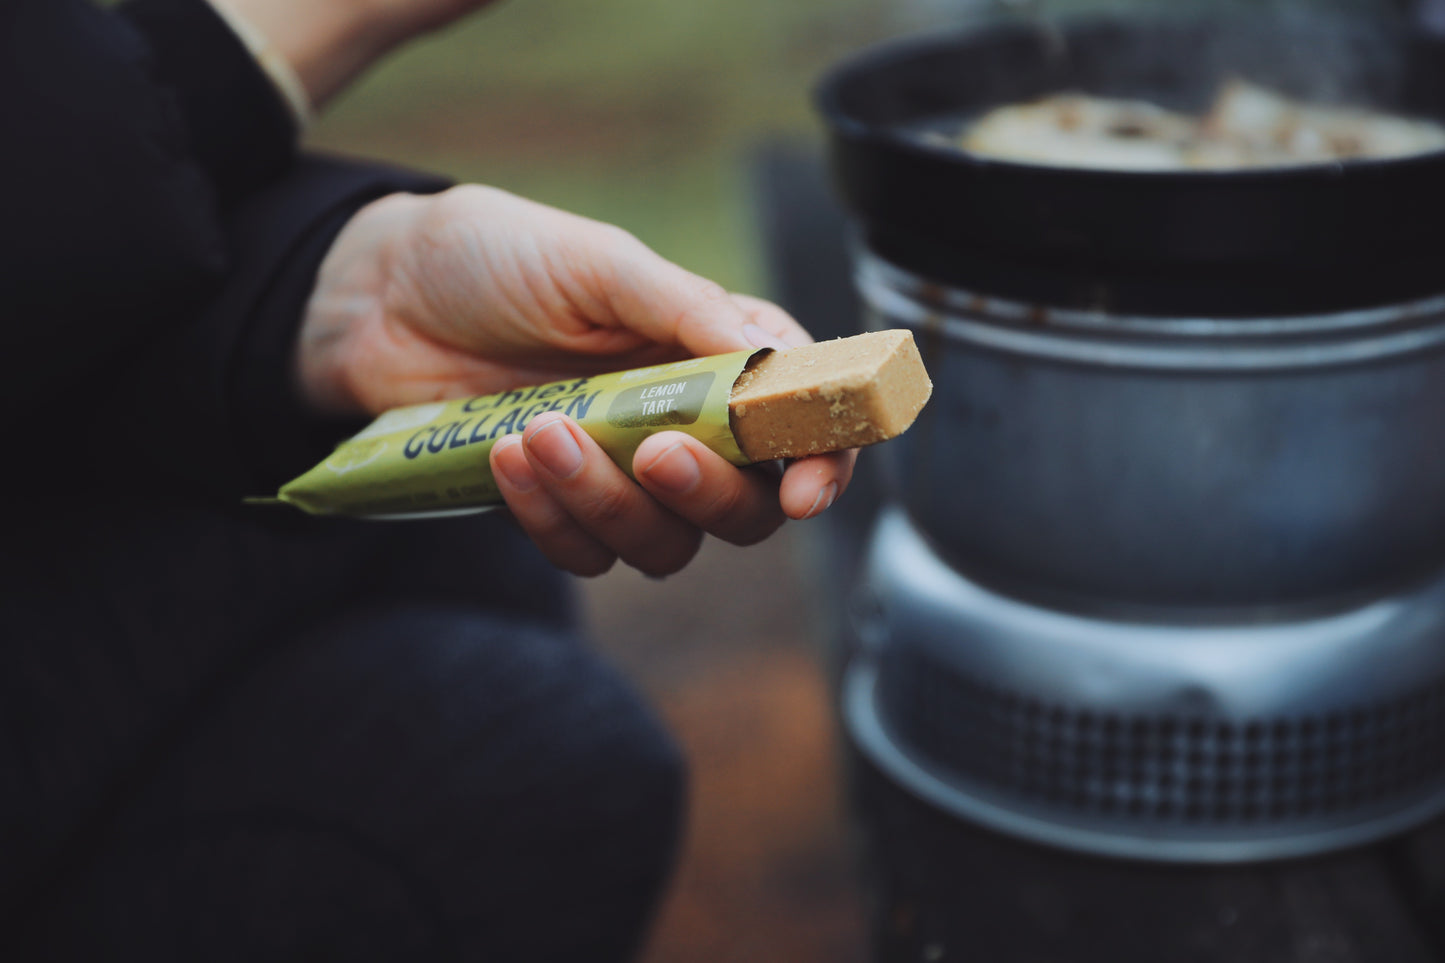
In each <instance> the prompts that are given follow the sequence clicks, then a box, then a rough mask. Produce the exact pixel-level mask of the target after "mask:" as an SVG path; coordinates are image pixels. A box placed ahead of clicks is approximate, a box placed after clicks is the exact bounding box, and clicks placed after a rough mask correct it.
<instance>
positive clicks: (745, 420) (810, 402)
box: [728, 330, 933, 461]
mask: <svg viewBox="0 0 1445 963" xmlns="http://www.w3.org/2000/svg"><path fill="white" fill-rule="evenodd" d="M932 393H933V383H932V382H931V381H929V380H928V372H927V371H926V370H924V367H923V359H922V358H921V357H919V355H918V348H917V346H916V345H915V344H914V343H913V335H912V334H911V333H910V332H908V331H901V330H891V331H876V332H873V333H871V334H860V335H856V336H855V337H851V338H839V339H838V340H836V341H823V342H819V343H818V344H810V345H805V346H803V347H800V348H790V349H789V350H787V351H774V352H772V353H771V354H768V355H765V356H764V357H762V358H761V359H759V360H758V361H755V362H754V363H753V365H752V366H751V367H750V368H748V370H746V371H744V372H743V373H742V375H741V376H740V377H739V378H738V380H737V381H736V382H735V383H734V384H733V391H732V396H731V397H730V399H729V401H728V405H729V409H730V411H731V414H732V429H733V435H734V437H736V438H737V440H738V445H739V447H741V448H742V450H743V454H744V455H746V456H747V457H748V458H749V459H750V460H752V461H771V460H773V459H775V458H800V457H802V456H804V455H817V454H821V453H823V452H828V451H842V450H844V449H847V448H858V447H861V446H863V445H872V444H875V443H876V442H880V441H887V440H888V439H889V438H893V437H896V436H897V435H901V434H902V433H903V432H904V430H905V429H907V428H908V426H909V425H911V424H913V419H914V418H916V417H917V416H918V413H919V412H920V411H922V410H923V405H924V403H925V402H927V401H928V397H929V395H931V394H932Z"/></svg>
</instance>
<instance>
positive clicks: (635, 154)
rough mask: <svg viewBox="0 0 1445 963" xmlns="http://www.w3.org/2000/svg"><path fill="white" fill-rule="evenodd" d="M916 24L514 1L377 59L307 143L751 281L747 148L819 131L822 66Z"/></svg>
mask: <svg viewBox="0 0 1445 963" xmlns="http://www.w3.org/2000/svg"><path fill="white" fill-rule="evenodd" d="M907 26H908V24H907V23H906V21H905V20H903V19H901V18H899V17H898V16H897V14H896V11H891V9H890V7H889V5H887V4H880V3H877V2H872V0H787V2H781V3H780V2H776V0H728V2H720V0H703V2H683V3H679V2H677V0H608V2H606V3H582V2H578V0H507V2H505V3H502V4H499V5H497V6H496V7H492V8H489V9H487V10H484V11H483V12H482V13H480V14H478V15H477V16H475V17H474V18H472V19H470V20H468V21H466V22H464V23H462V24H460V25H457V26H455V27H453V28H451V29H450V30H448V31H445V32H443V33H441V34H439V35H437V36H435V37H432V38H427V39H424V40H422V41H420V42H417V43H415V44H413V45H412V46H411V47H409V48H408V49H406V50H404V51H402V52H401V53H399V54H398V55H396V56H395V57H393V58H392V59H390V60H389V61H388V62H386V63H385V64H383V65H382V66H381V67H380V68H379V69H377V70H375V71H374V72H373V73H372V74H371V75H370V76H369V77H367V78H366V79H365V80H364V81H363V82H362V83H360V84H359V85H357V86H356V87H355V88H354V89H353V90H352V91H350V92H349V93H348V94H347V95H346V96H345V97H344V98H343V99H342V100H341V101H339V102H338V103H337V104H335V105H334V106H333V107H332V109H331V110H329V111H328V113H327V115H326V116H325V118H324V119H323V120H322V122H321V123H320V124H319V125H318V127H317V129H316V130H315V131H314V133H313V136H312V140H313V143H314V144H315V145H316V146H319V147H323V148H328V149H335V150H342V151H346V152H350V153H360V154H364V155H367V156H370V157H376V158H382V159H386V160H390V161H394V162H397V163H401V164H406V165H411V166H418V167H422V168H426V169H429V170H435V171H440V172H442V173H445V174H447V175H450V176H452V177H455V178H457V179H460V180H474V181H481V182H485V183H490V184H495V185H497V186H500V187H504V188H507V189H509V190H513V191H516V192H517V193H520V194H524V195H526V196H529V197H532V198H535V199H537V200H541V201H545V202H547V203H550V204H555V205H557V206H560V207H565V208H567V209H569V210H574V211H577V212H579V213H582V214H586V215H589V216H592V217H597V218H600V219H603V220H608V221H611V222H613V223H617V224H620V225H622V226H623V227H626V228H628V229H629V230H631V231H633V232H634V233H635V234H637V235H638V236H639V237H641V238H642V239H643V240H644V241H646V242H648V243H649V244H651V245H652V246H653V247H654V248H656V249H657V250H659V251H661V252H662V253H663V254H665V255H666V256H668V257H671V258H673V259H674V260H676V261H678V262H679V263H682V264H684V265H685V266H687V267H689V268H691V269H692V270H694V271H697V272H699V273H702V274H705V275H707V276H709V277H712V278H714V279H716V280H718V281H719V282H721V283H723V284H725V285H728V286H730V287H733V288H736V289H752V290H756V289H757V286H758V278H759V265H758V264H757V263H756V255H755V252H756V249H757V244H756V241H755V238H754V237H753V224H752V217H751V212H750V209H749V203H750V202H749V198H748V185H747V179H746V158H747V154H748V151H749V150H750V149H751V148H752V147H753V146H755V145H756V144H757V143H759V142H760V141H761V140H762V139H763V138H766V137H771V136H791V137H809V136H815V135H816V133H817V124H816V122H815V120H814V118H813V115H812V109H811V104H810V99H809V98H810V88H811V86H812V84H813V83H814V81H815V80H816V78H817V76H818V74H819V73H820V72H821V71H822V70H823V69H825V67H826V66H827V65H828V64H829V63H831V62H832V61H834V60H835V59H836V58H838V57H839V56H841V55H843V54H845V53H846V52H848V51H850V50H852V49H854V48H856V47H857V46H859V45H861V44H863V43H866V42H868V41H870V40H873V39H876V38H878V37H881V36H885V35H887V34H889V33H894V32H897V31H898V30H900V29H906V27H907Z"/></svg>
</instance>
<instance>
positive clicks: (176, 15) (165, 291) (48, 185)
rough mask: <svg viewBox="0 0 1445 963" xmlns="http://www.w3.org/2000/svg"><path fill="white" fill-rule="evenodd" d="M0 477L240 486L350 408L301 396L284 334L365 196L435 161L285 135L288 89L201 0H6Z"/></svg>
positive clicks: (312, 446) (126, 492) (314, 450)
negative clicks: (5, 442) (392, 158)
mask: <svg viewBox="0 0 1445 963" xmlns="http://www.w3.org/2000/svg"><path fill="white" fill-rule="evenodd" d="M0 130H4V131H5V132H6V135H7V148H6V149H5V150H3V151H0V178H3V180H4V182H5V183H6V185H7V190H6V191H4V192H0V258H3V259H4V263H5V264H6V269H5V270H3V271H0V323H3V325H4V335H5V337H6V339H7V351H6V355H5V357H6V361H8V364H6V365H5V366H4V368H3V369H0V410H3V411H4V412H5V415H6V417H7V419H8V423H9V424H10V425H12V426H18V427H17V428H15V429H14V430H13V431H12V432H11V433H10V441H11V444H12V445H13V446H14V448H15V450H17V451H20V452H23V453H24V454H25V456H27V457H26V458H25V461H26V463H27V465H33V466H36V468H37V471H35V472H31V471H29V470H25V471H20V472H11V473H9V476H8V477H6V478H5V480H4V482H3V483H0V484H4V485H6V486H17V485H18V486H22V487H25V486H44V487H45V488H46V489H48V490H52V491H53V490H55V489H56V488H57V487H60V488H61V489H63V490H65V491H66V492H74V493H75V494H76V495H77V496H78V497H79V496H81V495H82V493H83V497H86V498H88V499H89V498H95V497H104V496H107V495H115V496H117V497H122V498H133V497H141V496H152V497H158V498H164V499H171V500H173V499H186V500H196V499H204V500H216V499H221V500H225V501H230V502H233V501H234V500H235V499H236V498H237V497H239V496H240V495H242V494H264V493H267V492H269V491H272V490H274V488H275V485H276V483H277V482H279V481H281V480H284V478H285V477H288V476H289V475H290V474H294V473H296V472H299V471H301V470H304V469H305V468H307V467H309V463H310V461H312V460H314V459H315V458H317V457H320V455H321V454H322V453H324V451H325V448H326V446H327V445H329V444H330V443H332V442H334V441H336V440H338V437H339V434H340V433H343V432H344V431H345V429H347V428H349V427H351V426H327V425H318V424H315V423H314V422H312V421H310V420H308V418H307V417H306V413H305V412H304V411H303V410H302V408H301V406H300V405H299V404H298V402H297V400H296V398H295V397H294V394H293V391H292V381H291V376H290V365H291V356H292V342H293V339H294V337H295V332H296V326H297V324H298V322H299V320H300V317H301V313H302V310H303V309H304V307H305V304H306V301H307V298H308V296H309V293H310V289H311V286H312V284H313V283H314V280H315V275H316V271H317V268H318V266H319V264H320V262H321V259H322V257H323V256H324V255H325V252H326V250H327V248H328V247H329V246H330V244H331V242H332V241H333V240H334V238H335V236H336V234H337V232H338V231H340V229H341V227H342V226H343V225H344V224H345V222H346V221H347V220H348V219H349V218H350V217H351V215H352V214H354V213H355V212H356V210H358V209H359V208H360V207H361V206H362V205H364V204H366V203H367V202H368V201H370V200H372V199H373V198H376V197H379V196H381V195H383V194H387V193H390V192H393V191H397V190H411V191H429V190H436V189H440V188H441V187H444V186H445V184H444V183H443V182H441V181H438V180H436V179H434V178H430V177H424V176H421V175H416V174H410V173H405V172H401V171H394V170H388V169H385V168H380V167H376V166H360V165H355V164H347V163H342V162H339V161H330V160H320V159H307V160H301V161H298V160H297V159H296V158H295V147H294V132H293V131H292V129H291V126H290V119H289V116H288V115H287V114H286V112H285V107H284V104H282V102H281V100H280V97H279V95H277V93H276V92H275V90H274V89H273V88H272V87H271V84H270V81H269V79H268V78H266V76H265V75H264V74H263V73H262V72H261V71H260V69H259V68H258V67H256V66H255V64H254V63H252V62H251V60H250V56H249V53H248V52H247V51H246V50H245V48H244V46H243V45H242V44H241V43H240V41H239V40H238V39H237V38H236V37H235V36H234V35H233V34H232V33H231V32H230V29H229V27H227V26H226V25H225V24H224V23H222V22H221V21H219V19H218V18H217V17H216V16H215V14H214V13H213V12H212V11H211V10H210V8H209V7H208V6H207V5H206V4H205V3H204V0H133V3H131V4H130V5H128V6H127V7H126V8H125V15H123V16H122V15H118V14H116V13H114V12H111V11H105V10H101V9H97V8H94V7H92V6H91V4H90V3H88V2H87V0H0Z"/></svg>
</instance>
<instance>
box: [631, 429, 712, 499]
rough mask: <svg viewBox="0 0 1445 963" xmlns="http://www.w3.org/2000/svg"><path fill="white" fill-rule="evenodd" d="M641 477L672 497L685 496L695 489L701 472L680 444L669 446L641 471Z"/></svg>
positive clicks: (690, 454)
mask: <svg viewBox="0 0 1445 963" xmlns="http://www.w3.org/2000/svg"><path fill="white" fill-rule="evenodd" d="M642 474H643V477H644V478H646V479H647V480H648V481H649V482H651V483H652V484H654V485H656V486H657V487H658V488H661V489H662V490H663V491H665V492H670V493H671V494H673V495H686V494H687V493H688V492H690V491H692V490H693V489H694V488H696V487H697V483H698V481H700V480H701V479H702V470H701V469H699V468H698V466H697V459H696V458H694V457H692V452H690V451H688V450H687V446H686V445H684V444H683V443H682V442H680V441H679V442H677V443H676V444H674V445H671V446H669V447H668V448H667V450H666V451H664V452H663V453H662V454H660V455H658V456H657V457H656V458H654V459H652V461H651V463H649V464H648V465H647V466H646V467H645V468H643V469H642Z"/></svg>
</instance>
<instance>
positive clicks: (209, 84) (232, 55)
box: [120, 0, 297, 208]
mask: <svg viewBox="0 0 1445 963" xmlns="http://www.w3.org/2000/svg"><path fill="white" fill-rule="evenodd" d="M120 11H121V13H122V14H124V15H125V17H126V18H127V19H128V20H129V21H130V22H131V23H132V24H133V25H135V27H136V28H137V29H138V30H139V31H140V32H141V34H142V35H144V37H145V38H146V40H147V42H148V45H149V47H150V50H151V76H152V78H153V79H154V80H155V81H156V82H157V83H158V84H160V85H162V86H163V87H165V88H167V89H168V90H170V91H171V92H172V93H173V94H174V96H175V98H176V103H177V105H178V107H179V108H180V112H181V115H182V117H183V119H184V122H185V126H186V131H187V134H188V135H189V143H190V146H191V149H192V150H193V151H194V153H195V157H196V160H197V161H198V162H199V163H200V165H201V166H202V168H204V169H205V171H206V173H207V174H208V175H209V176H210V180H211V184H212V186H213V187H214V188H215V191H216V194H217V196H218V199H219V201H220V204H221V206H222V207H223V208H226V207H229V206H230V205H231V204H233V203H235V201H236V200H237V199H238V198H240V197H241V196H242V195H244V194H245V193H246V192H247V191H249V190H252V189H254V188H256V187H258V186H260V185H262V184H264V183H266V182H267V181H269V180H271V179H273V178H274V177H276V176H277V175H278V174H280V173H281V172H282V171H284V170H285V169H286V168H287V166H289V164H290V163H291V161H292V160H293V159H294V157H295V153H296V151H295V143H296V133H297V131H296V129H295V125H294V123H293V121H292V118H291V115H290V112H289V111H288V110H287V108H286V104H285V103H284V101H283V100H282V99H281V96H280V94H279V93H278V92H277V91H276V89H275V88H274V87H273V86H272V84H271V81H270V79H269V78H267V77H266V76H265V74H264V73H262V72H261V71H260V70H259V69H258V68H257V66H256V63H255V61H254V60H253V59H252V57H251V53H250V51H248V50H247V49H246V48H245V46H244V45H243V44H241V43H240V42H238V39H237V37H236V36H235V35H234V34H233V33H232V31H231V28H230V27H229V26H228V25H227V24H226V22H225V21H223V20H222V19H221V18H220V16H219V15H218V14H217V13H216V11H215V10H214V9H213V8H212V7H211V5H210V4H209V3H207V2H205V0H130V2H128V3H126V4H125V5H123V6H122V7H121V8H120Z"/></svg>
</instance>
